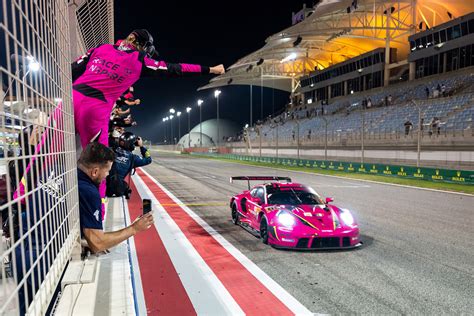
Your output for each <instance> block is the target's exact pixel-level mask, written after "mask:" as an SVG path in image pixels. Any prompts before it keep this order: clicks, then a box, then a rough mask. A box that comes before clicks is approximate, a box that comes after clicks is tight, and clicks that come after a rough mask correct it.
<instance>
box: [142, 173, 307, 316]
mask: <svg viewBox="0 0 474 316" xmlns="http://www.w3.org/2000/svg"><path fill="white" fill-rule="evenodd" d="M141 170H142V171H143V173H145V174H146V175H147V176H149V177H150V179H151V180H152V181H153V182H154V183H156V185H158V186H159V187H160V188H161V189H162V190H163V191H164V192H165V193H166V194H168V196H169V197H170V198H171V199H172V200H173V201H174V202H175V203H178V204H179V205H183V206H181V208H182V209H183V210H184V211H185V212H186V213H188V215H189V216H191V217H192V218H193V219H194V220H195V221H196V222H197V223H198V224H199V225H201V226H202V228H204V229H205V230H206V231H207V232H208V233H209V235H211V236H212V237H213V238H214V239H215V240H216V241H217V242H218V243H219V244H220V245H221V246H222V247H224V248H225V249H226V250H227V251H228V252H229V253H230V254H231V255H232V256H233V257H234V258H235V259H237V261H239V262H240V263H241V264H242V265H243V266H244V267H245V268H246V269H247V270H248V271H249V272H250V273H251V274H252V275H253V276H255V277H256V278H257V280H259V281H260V282H261V283H262V284H263V285H264V286H265V287H266V288H267V289H268V290H269V291H270V292H272V293H273V295H275V296H276V297H277V298H278V299H279V300H280V301H281V302H282V303H283V304H285V305H286V306H287V307H288V308H289V309H290V310H291V311H292V312H293V313H295V314H296V315H314V314H313V313H312V312H310V311H309V310H308V309H307V308H306V307H305V306H304V305H303V304H301V303H300V302H298V300H296V299H295V298H294V297H293V296H292V295H291V294H289V293H288V292H287V291H286V290H285V289H284V288H283V287H281V286H280V285H279V284H278V283H276V282H275V281H274V280H273V279H272V278H270V277H269V276H268V275H267V274H266V273H265V272H263V271H262V270H261V269H260V268H259V267H258V266H257V265H256V264H255V263H253V262H252V261H251V260H250V259H248V258H247V257H246V256H245V255H244V254H242V253H241V252H240V251H239V250H238V249H237V248H235V247H234V246H233V245H232V244H231V243H229V242H228V241H227V240H226V239H225V238H224V237H222V236H221V235H220V234H219V233H218V232H217V231H215V230H214V229H213V228H212V227H211V226H209V224H207V223H206V222H205V221H204V220H203V219H202V218H201V217H199V215H197V214H196V213H194V212H193V211H192V210H191V209H190V208H189V207H187V206H186V205H184V203H183V202H181V201H180V200H179V199H178V198H177V197H176V196H174V195H173V193H171V192H170V191H168V190H167V189H166V188H165V187H164V186H163V185H162V184H161V183H159V182H158V181H157V180H156V179H155V178H153V177H152V176H151V175H150V174H149V173H148V172H146V171H145V170H144V169H143V168H141ZM229 215H230V212H229Z"/></svg>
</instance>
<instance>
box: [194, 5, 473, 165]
mask: <svg viewBox="0 0 474 316" xmlns="http://www.w3.org/2000/svg"><path fill="white" fill-rule="evenodd" d="M473 9H474V5H473V4H471V3H462V4H461V3H459V2H455V1H397V2H386V1H352V2H351V1H321V2H319V3H318V4H316V5H315V7H314V8H313V10H312V11H311V12H309V13H308V12H307V11H305V12H306V13H305V14H306V15H305V16H306V18H304V19H303V20H302V21H301V22H299V23H296V24H295V25H293V26H291V27H289V28H287V29H285V30H283V31H281V32H278V33H276V34H274V35H272V36H270V37H269V38H267V40H266V45H265V46H264V47H263V48H261V49H259V50H257V51H255V52H253V53H251V54H249V55H247V56H245V57H243V58H242V59H240V60H239V61H237V62H236V63H235V64H234V65H232V66H231V67H230V68H229V71H228V72H227V73H226V74H224V75H222V76H219V77H217V78H214V79H212V80H211V81H210V82H209V84H207V85H206V86H204V87H202V88H201V89H209V88H214V87H220V86H226V85H234V84H237V85H239V84H240V85H263V86H265V87H270V88H275V89H281V90H285V91H288V92H289V93H290V94H291V102H290V103H289V104H287V105H285V110H284V111H283V112H282V113H281V114H279V115H273V116H272V117H271V118H266V119H265V120H264V123H263V125H258V126H253V128H252V129H251V132H250V137H249V141H250V142H257V141H258V142H259V143H260V144H262V145H261V146H263V147H267V149H268V150H267V151H266V152H267V154H270V155H275V154H276V153H277V152H278V149H277V150H276V151H275V150H273V151H272V150H271V148H274V147H276V146H282V147H287V148H288V149H291V148H294V149H296V148H297V149H298V155H299V153H300V149H305V148H306V149H308V151H307V152H308V153H307V154H306V155H307V156H311V157H318V156H320V154H319V155H318V154H315V152H314V151H312V153H309V151H310V149H311V150H313V149H318V148H321V147H322V146H326V147H327V146H331V147H332V148H333V149H347V150H353V151H356V150H359V148H361V147H362V151H364V149H368V150H370V149H387V147H391V148H392V149H393V150H398V149H400V150H401V151H404V152H406V153H408V152H412V151H413V150H415V151H416V147H417V143H421V142H422V144H423V146H426V147H427V148H430V149H433V148H435V150H437V151H439V153H440V155H441V156H443V155H445V154H446V152H453V151H467V152H469V153H468V156H469V157H471V158H468V159H467V161H451V162H448V161H444V162H440V161H438V162H436V161H425V164H427V165H439V164H441V165H442V164H444V163H446V164H449V165H458V166H469V167H472V166H473V165H474V159H473V158H472V156H473V155H472V147H471V146H472V144H473V143H474V137H473V136H474V132H473V123H472V121H473V111H474V108H473V106H474V100H473V98H474V94H473V91H474V68H473V66H474V13H472V11H473ZM259 82H260V83H259ZM433 121H437V122H436V123H435V124H434V125H433V124H432V122H433ZM420 122H421V127H420ZM254 123H255V122H252V125H253V124H254ZM405 123H407V125H410V124H411V129H410V130H409V131H408V133H406V131H405V127H404V125H405ZM326 124H327V125H326ZM419 130H420V131H419ZM418 131H419V133H420V136H421V137H420V138H418V137H416V135H417V134H418ZM414 136H415V137H414ZM277 137H278V140H277V139H276V138H277ZM298 138H299V139H298ZM228 146H229V147H233V148H234V149H235V150H234V151H235V152H243V148H247V147H249V146H248V145H247V144H242V143H233V144H228ZM364 146H365V148H364ZM367 146H368V147H367ZM250 147H252V146H250ZM253 147H254V148H255V146H253ZM469 148H471V149H469ZM260 152H261V150H260ZM320 153H321V152H320ZM254 154H255V152H254ZM333 154H334V155H335V156H333V157H332V159H339V160H345V159H346V157H343V156H339V155H338V154H337V152H336V151H333ZM287 155H289V156H296V155H297V152H296V150H295V151H291V150H289V151H287ZM359 155H360V152H359ZM362 156H363V153H362ZM352 158H353V157H352ZM373 158H374V159H373V160H372V161H375V162H376V161H380V160H381V159H384V158H383V157H379V159H377V158H376V157H373ZM346 160H347V159H346ZM402 161H403V162H404V163H408V164H415V163H419V162H417V161H414V160H410V159H406V160H398V162H402ZM392 162H397V161H395V160H393V161H392Z"/></svg>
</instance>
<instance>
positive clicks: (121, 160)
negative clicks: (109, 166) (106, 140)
mask: <svg viewBox="0 0 474 316" xmlns="http://www.w3.org/2000/svg"><path fill="white" fill-rule="evenodd" d="M140 153H141V154H142V157H140V156H138V155H134V154H132V153H131V152H130V151H128V150H125V149H123V148H121V147H117V148H116V149H115V162H114V167H113V168H116V170H117V173H118V174H119V175H120V177H121V178H122V179H124V178H125V177H126V176H127V175H128V173H129V172H130V171H131V170H132V162H133V168H137V167H142V166H146V165H149V164H151V155H150V152H149V151H148V149H146V148H145V147H140Z"/></svg>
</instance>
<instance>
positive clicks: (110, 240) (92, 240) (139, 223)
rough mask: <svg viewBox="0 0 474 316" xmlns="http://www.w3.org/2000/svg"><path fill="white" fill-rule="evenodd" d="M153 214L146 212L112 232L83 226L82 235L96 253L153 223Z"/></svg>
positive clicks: (145, 228)
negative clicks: (127, 224)
mask: <svg viewBox="0 0 474 316" xmlns="http://www.w3.org/2000/svg"><path fill="white" fill-rule="evenodd" d="M153 222H154V221H153V215H152V214H151V213H148V214H146V215H143V216H140V217H138V218H137V219H136V220H135V221H134V222H133V224H132V225H130V226H128V227H125V228H123V229H120V230H117V231H114V232H104V231H103V230H101V229H91V228H84V229H83V232H84V237H85V238H86V240H87V244H88V245H89V248H90V249H91V250H92V252H94V253H97V252H101V251H104V250H106V249H109V248H112V247H114V246H116V245H118V244H120V243H121V242H122V241H124V240H127V239H128V238H130V237H132V236H134V235H135V234H136V233H138V232H141V231H144V230H147V229H148V228H150V227H151V225H153Z"/></svg>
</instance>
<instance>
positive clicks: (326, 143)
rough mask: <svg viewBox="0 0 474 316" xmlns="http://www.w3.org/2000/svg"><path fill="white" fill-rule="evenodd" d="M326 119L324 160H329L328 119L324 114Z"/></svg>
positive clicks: (323, 117)
mask: <svg viewBox="0 0 474 316" xmlns="http://www.w3.org/2000/svg"><path fill="white" fill-rule="evenodd" d="M322 119H323V120H324V160H325V161H327V160H328V119H327V118H326V117H325V116H322Z"/></svg>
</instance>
